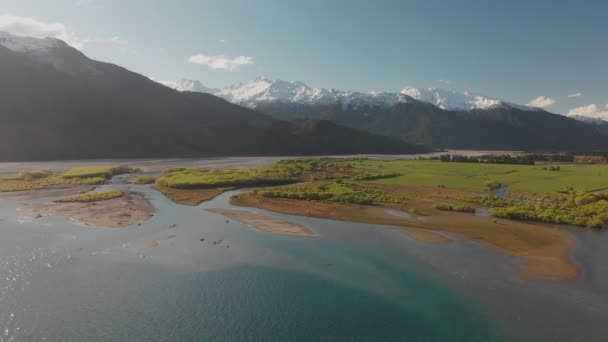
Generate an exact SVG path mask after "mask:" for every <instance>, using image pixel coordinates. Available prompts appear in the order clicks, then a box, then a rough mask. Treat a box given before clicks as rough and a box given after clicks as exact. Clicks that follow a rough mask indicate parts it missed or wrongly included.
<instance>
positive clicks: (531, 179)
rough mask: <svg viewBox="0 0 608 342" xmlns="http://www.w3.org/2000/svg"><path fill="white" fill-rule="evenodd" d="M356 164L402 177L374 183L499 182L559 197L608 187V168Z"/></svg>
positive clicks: (471, 185)
mask: <svg viewBox="0 0 608 342" xmlns="http://www.w3.org/2000/svg"><path fill="white" fill-rule="evenodd" d="M352 164H353V166H354V167H358V168H364V169H372V170H378V169H381V170H382V171H384V172H387V173H398V174H401V176H398V177H393V178H387V179H380V180H376V181H374V182H379V183H385V184H399V185H414V186H431V187H437V186H445V187H448V188H455V189H471V190H486V188H487V184H488V182H498V183H502V184H505V185H507V186H508V188H509V191H511V192H521V193H529V194H531V193H546V194H555V193H558V192H559V191H562V190H563V189H565V188H567V187H572V188H574V189H576V190H579V191H596V190H601V189H605V188H608V166H607V165H574V164H563V165H560V171H548V170H546V169H543V167H544V166H533V165H504V164H469V163H442V162H439V161H432V160H395V161H375V160H365V161H359V162H355V163H352ZM545 168H546V167H545Z"/></svg>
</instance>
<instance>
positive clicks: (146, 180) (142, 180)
mask: <svg viewBox="0 0 608 342" xmlns="http://www.w3.org/2000/svg"><path fill="white" fill-rule="evenodd" d="M155 181H156V178H154V177H153V176H150V175H143V176H139V177H137V178H135V179H134V180H133V184H139V185H145V184H152V183H154V182H155Z"/></svg>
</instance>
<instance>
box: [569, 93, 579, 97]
mask: <svg viewBox="0 0 608 342" xmlns="http://www.w3.org/2000/svg"><path fill="white" fill-rule="evenodd" d="M581 96H583V93H574V94H570V95H568V97H569V98H573V97H581Z"/></svg>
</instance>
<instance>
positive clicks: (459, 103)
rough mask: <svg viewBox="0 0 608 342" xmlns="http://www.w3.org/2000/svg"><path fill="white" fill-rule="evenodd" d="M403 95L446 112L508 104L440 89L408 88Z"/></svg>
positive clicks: (467, 93) (403, 90)
mask: <svg viewBox="0 0 608 342" xmlns="http://www.w3.org/2000/svg"><path fill="white" fill-rule="evenodd" d="M401 93H402V94H405V95H407V96H410V97H412V98H414V99H416V100H418V101H424V102H428V103H432V104H434V105H435V106H437V107H439V108H441V109H444V110H473V109H489V108H492V107H496V106H501V105H503V104H506V102H504V101H501V100H497V99H491V98H488V97H485V96H481V95H476V94H471V93H469V92H464V93H459V92H456V91H452V90H444V89H439V88H429V89H421V88H414V87H407V88H403V89H402V90H401Z"/></svg>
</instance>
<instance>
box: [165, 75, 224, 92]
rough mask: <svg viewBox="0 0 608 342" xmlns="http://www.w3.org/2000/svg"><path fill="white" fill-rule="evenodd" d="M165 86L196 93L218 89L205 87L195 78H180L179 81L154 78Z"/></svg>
mask: <svg viewBox="0 0 608 342" xmlns="http://www.w3.org/2000/svg"><path fill="white" fill-rule="evenodd" d="M154 81H156V82H158V83H160V84H162V85H164V86H166V87H169V88H173V89H175V90H177V91H191V92H197V93H210V94H214V93H216V92H217V91H218V89H212V88H207V87H205V86H204V85H203V84H202V83H201V82H200V81H197V80H188V79H182V80H179V81H161V80H154Z"/></svg>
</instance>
